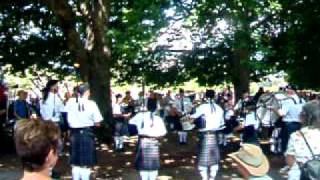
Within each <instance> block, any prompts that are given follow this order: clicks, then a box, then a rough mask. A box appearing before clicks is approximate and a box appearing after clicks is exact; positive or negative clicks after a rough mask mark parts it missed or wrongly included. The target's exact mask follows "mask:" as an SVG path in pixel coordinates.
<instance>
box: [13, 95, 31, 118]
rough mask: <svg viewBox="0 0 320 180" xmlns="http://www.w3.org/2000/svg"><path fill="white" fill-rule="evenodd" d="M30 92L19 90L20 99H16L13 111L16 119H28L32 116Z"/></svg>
mask: <svg viewBox="0 0 320 180" xmlns="http://www.w3.org/2000/svg"><path fill="white" fill-rule="evenodd" d="M27 97H28V92H26V91H24V90H20V91H18V99H17V100H16V101H14V107H13V113H14V116H15V119H16V120H20V119H27V118H29V116H30V105H29V104H28V102H27Z"/></svg>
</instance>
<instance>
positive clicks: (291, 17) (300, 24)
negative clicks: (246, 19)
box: [270, 0, 320, 89]
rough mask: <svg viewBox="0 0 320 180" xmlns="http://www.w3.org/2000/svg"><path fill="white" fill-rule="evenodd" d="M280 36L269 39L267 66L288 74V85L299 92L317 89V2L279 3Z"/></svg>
mask: <svg viewBox="0 0 320 180" xmlns="http://www.w3.org/2000/svg"><path fill="white" fill-rule="evenodd" d="M279 2H280V3H281V4H282V6H283V10H282V11H281V13H280V15H281V16H280V17H279V18H280V19H281V21H279V22H280V23H281V29H280V30H281V32H280V33H279V36H277V37H276V38H274V39H272V45H273V51H274V52H275V54H274V56H272V57H271V58H270V63H273V64H277V68H278V69H280V70H285V71H286V72H287V73H288V75H289V76H288V77H289V79H288V80H289V81H290V82H292V83H294V84H296V85H298V86H300V87H301V88H312V89H319V88H320V79H319V78H318V75H317V74H318V72H319V67H320V60H319V54H320V35H319V33H318V31H319V28H320V11H319V9H320V4H319V2H317V1H312V0H303V1H287V0H281V1H279Z"/></svg>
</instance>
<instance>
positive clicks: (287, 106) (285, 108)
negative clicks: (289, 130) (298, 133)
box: [280, 96, 304, 122]
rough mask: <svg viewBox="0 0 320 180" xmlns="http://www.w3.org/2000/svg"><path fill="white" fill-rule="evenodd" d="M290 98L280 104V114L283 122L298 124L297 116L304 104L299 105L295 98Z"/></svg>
mask: <svg viewBox="0 0 320 180" xmlns="http://www.w3.org/2000/svg"><path fill="white" fill-rule="evenodd" d="M292 98H293V99H287V100H285V101H283V102H282V106H281V109H280V113H281V114H283V116H284V117H283V121H284V122H300V120H299V115H300V113H301V111H302V107H303V105H304V103H303V102H302V103H300V100H299V99H298V97H297V96H293V97H292Z"/></svg>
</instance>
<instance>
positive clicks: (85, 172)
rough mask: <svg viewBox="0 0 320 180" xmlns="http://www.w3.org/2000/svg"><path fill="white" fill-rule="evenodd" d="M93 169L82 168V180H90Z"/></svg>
mask: <svg viewBox="0 0 320 180" xmlns="http://www.w3.org/2000/svg"><path fill="white" fill-rule="evenodd" d="M90 174H91V169H90V168H84V167H81V168H80V175H81V180H90Z"/></svg>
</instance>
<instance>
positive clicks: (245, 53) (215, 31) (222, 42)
mask: <svg viewBox="0 0 320 180" xmlns="http://www.w3.org/2000/svg"><path fill="white" fill-rule="evenodd" d="M280 8H281V7H280V6H279V4H278V3H277V1H267V0H266V1H255V0H246V1H240V0H231V1H223V0H218V1H217V0H206V1H180V3H179V6H177V8H176V9H177V11H178V10H179V12H180V13H181V14H182V15H181V16H180V18H178V19H177V20H178V21H179V20H181V19H184V24H183V27H182V28H185V29H186V30H188V31H190V32H191V34H192V35H191V36H192V37H191V39H192V41H193V49H192V50H190V51H187V52H183V53H182V57H181V58H182V60H181V61H180V62H179V63H180V67H179V66H178V65H179V63H177V64H178V65H177V66H178V67H179V69H180V71H179V72H180V73H181V72H182V76H183V77H184V79H193V78H197V80H198V82H199V83H200V84H201V85H215V84H220V83H223V82H232V83H233V85H234V86H235V90H236V97H237V98H238V97H239V96H240V95H241V93H242V91H246V90H249V81H250V79H251V80H257V78H258V77H259V76H261V75H263V74H265V73H268V72H270V71H271V70H272V68H271V67H270V66H267V64H266V57H267V55H268V54H269V53H271V52H272V51H271V50H270V48H271V47H270V40H269V39H270V37H272V36H274V34H273V33H274V29H276V27H275V26H274V25H273V24H272V22H273V17H274V16H276V15H277V12H278V11H279V10H280ZM177 34H178V33H177ZM162 51H169V52H170V50H168V49H166V50H162ZM180 75H181V74H180ZM176 76H178V77H179V75H176Z"/></svg>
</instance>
